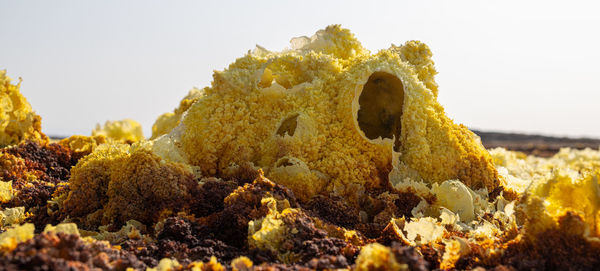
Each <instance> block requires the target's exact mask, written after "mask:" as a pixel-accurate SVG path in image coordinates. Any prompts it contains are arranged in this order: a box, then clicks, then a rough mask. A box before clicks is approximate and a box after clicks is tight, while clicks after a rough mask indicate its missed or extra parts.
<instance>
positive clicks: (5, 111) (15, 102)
mask: <svg viewBox="0 0 600 271" xmlns="http://www.w3.org/2000/svg"><path fill="white" fill-rule="evenodd" d="M20 85H21V83H20V82H19V83H18V84H16V85H13V84H12V83H11V79H10V77H8V76H6V70H0V147H5V146H8V145H15V144H18V143H19V142H21V141H23V140H25V139H31V140H38V141H45V140H47V137H46V135H44V134H43V133H42V118H41V117H40V116H38V115H37V114H35V112H33V109H32V108H31V105H30V104H29V103H28V102H27V100H26V99H25V97H23V95H21V93H20V92H19V87H20Z"/></svg>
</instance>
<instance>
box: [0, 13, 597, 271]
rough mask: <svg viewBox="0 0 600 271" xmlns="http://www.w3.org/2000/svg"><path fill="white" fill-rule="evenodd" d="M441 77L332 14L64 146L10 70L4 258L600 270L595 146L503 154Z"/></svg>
mask: <svg viewBox="0 0 600 271" xmlns="http://www.w3.org/2000/svg"><path fill="white" fill-rule="evenodd" d="M436 73H437V71H436V69H435V66H434V62H433V60H432V53H431V52H430V50H429V48H428V47H427V45H425V44H424V43H421V42H419V41H408V42H406V43H404V44H403V45H400V46H395V45H392V46H391V47H390V48H388V49H384V50H381V51H379V52H376V53H372V52H369V51H368V50H366V49H365V48H363V47H362V45H361V44H360V43H359V42H358V40H357V39H356V38H355V37H354V35H353V34H352V33H351V32H350V31H349V30H346V29H343V28H341V27H340V26H335V25H334V26H329V27H327V28H325V29H324V30H320V31H318V32H317V33H316V34H315V35H314V36H312V37H299V38H294V39H292V42H291V46H290V48H288V49H285V50H283V51H281V52H272V51H268V50H266V49H264V48H262V47H257V48H256V49H254V50H253V51H251V52H249V53H248V54H246V55H244V56H242V57H240V58H239V59H237V60H236V61H235V62H234V63H232V64H231V65H229V66H228V67H227V68H226V69H225V70H223V71H216V72H215V73H214V80H213V82H212V84H211V86H208V87H205V88H203V89H197V88H194V89H192V90H191V91H190V92H189V93H188V94H187V95H186V96H185V97H184V98H183V99H182V100H181V102H180V103H179V105H178V106H177V108H175V110H174V111H173V112H168V113H165V114H163V115H161V116H159V117H158V119H157V120H156V122H155V123H154V125H153V127H152V136H151V137H150V138H149V139H145V138H144V136H143V134H142V132H141V126H140V125H139V123H137V122H135V121H133V120H129V119H126V120H122V121H109V122H106V124H105V125H103V126H101V125H98V126H97V127H96V129H94V130H93V131H92V135H91V136H82V135H74V136H71V137H68V138H65V139H62V140H60V141H57V142H50V141H48V140H47V139H46V137H45V136H44V134H43V133H42V132H41V131H40V127H41V126H40V118H39V116H37V115H35V113H33V111H32V109H31V106H29V104H28V103H27V102H26V101H25V99H24V98H23V96H22V95H21V94H20V93H19V84H16V85H15V84H12V83H11V81H10V79H8V78H7V77H6V76H5V72H2V73H1V74H0V83H1V85H0V87H1V90H2V92H1V93H0V101H1V103H0V106H1V107H0V109H2V111H1V112H0V118H1V120H2V125H0V147H1V148H0V269H1V270H5V269H7V270H32V269H36V268H38V269H56V270H63V269H65V270H67V269H68V270H79V269H94V270H129V268H132V269H135V270H438V269H442V270H470V269H475V268H478V270H482V269H483V270H485V269H493V270H592V269H597V268H598V266H600V258H599V257H598V255H600V241H599V240H600V239H599V238H600V224H599V223H600V222H599V221H600V149H599V150H592V149H585V150H575V149H562V150H560V151H559V152H558V153H556V154H555V155H554V156H552V157H549V158H541V157H536V156H532V155H526V154H524V153H520V152H514V151H509V150H506V149H503V148H497V149H492V150H489V151H488V150H486V149H485V148H484V147H483V146H482V144H481V142H480V139H479V137H478V136H477V135H475V134H474V133H472V132H471V131H469V130H468V129H467V128H465V127H464V126H462V125H460V124H455V123H454V122H453V121H452V120H451V119H450V118H449V117H448V116H446V114H445V112H444V109H443V107H442V106H441V105H440V104H439V103H438V101H437V96H438V85H437V83H436V82H435V78H434V77H435V75H436Z"/></svg>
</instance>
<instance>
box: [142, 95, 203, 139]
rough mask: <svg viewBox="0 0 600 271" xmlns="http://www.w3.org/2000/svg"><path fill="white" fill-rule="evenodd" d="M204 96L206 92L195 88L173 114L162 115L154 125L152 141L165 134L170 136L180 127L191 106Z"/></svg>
mask: <svg viewBox="0 0 600 271" xmlns="http://www.w3.org/2000/svg"><path fill="white" fill-rule="evenodd" d="M203 95H204V90H201V89H197V88H193V89H192V90H190V92H189V93H188V94H187V95H186V96H185V97H183V99H182V100H181V102H179V107H177V108H176V109H175V111H173V112H168V113H164V114H162V115H160V116H159V117H158V119H156V121H155V122H154V124H153V125H152V137H150V139H155V138H158V137H159V136H162V135H164V134H168V133H169V132H171V130H173V128H175V127H177V125H179V122H180V120H181V116H182V115H183V113H184V112H185V111H187V110H188V108H190V106H191V105H192V104H193V103H194V102H195V101H197V100H198V99H200V98H201V97H202V96H203Z"/></svg>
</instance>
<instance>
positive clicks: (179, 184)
mask: <svg viewBox="0 0 600 271" xmlns="http://www.w3.org/2000/svg"><path fill="white" fill-rule="evenodd" d="M150 149H151V146H150V145H149V144H147V142H139V143H136V144H134V145H131V146H130V145H128V144H118V143H111V144H103V145H100V146H98V147H97V148H96V149H95V150H94V152H92V153H91V154H90V155H88V156H86V157H84V158H82V160H81V161H79V162H78V164H77V165H76V166H75V167H74V168H73V169H72V171H71V179H70V186H71V187H70V192H69V194H68V196H67V199H66V200H65V202H64V206H63V208H64V210H65V211H66V212H67V213H68V214H69V215H70V216H72V217H79V218H84V221H85V223H87V225H89V226H98V225H107V224H111V223H116V224H123V223H125V222H126V221H128V220H130V219H136V220H139V221H142V222H144V223H150V222H156V221H157V220H158V215H159V214H158V212H159V211H161V210H157V209H156V208H160V207H161V206H163V205H165V206H166V205H168V204H171V205H175V206H174V207H176V206H177V204H180V203H181V202H180V201H181V200H184V199H185V198H186V197H189V196H190V194H189V189H190V188H192V187H193V186H194V184H195V181H193V174H192V171H191V168H190V167H189V166H187V165H184V164H180V163H174V162H169V161H165V160H163V159H161V158H160V157H159V156H157V155H155V154H153V153H152V152H151V151H150ZM161 204H162V205H161Z"/></svg>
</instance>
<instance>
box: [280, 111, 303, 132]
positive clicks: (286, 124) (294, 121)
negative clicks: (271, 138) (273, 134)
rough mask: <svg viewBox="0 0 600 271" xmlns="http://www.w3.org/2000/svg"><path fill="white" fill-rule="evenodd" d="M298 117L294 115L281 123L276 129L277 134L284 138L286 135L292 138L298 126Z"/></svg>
mask: <svg viewBox="0 0 600 271" xmlns="http://www.w3.org/2000/svg"><path fill="white" fill-rule="evenodd" d="M298 115H299V114H294V115H292V116H290V117H288V118H287V119H285V120H284V121H282V122H281V125H280V126H279V129H277V134H278V135H280V136H284V135H285V134H286V133H287V134H288V135H289V136H293V135H294V132H296V126H298Z"/></svg>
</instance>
